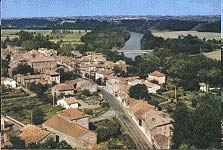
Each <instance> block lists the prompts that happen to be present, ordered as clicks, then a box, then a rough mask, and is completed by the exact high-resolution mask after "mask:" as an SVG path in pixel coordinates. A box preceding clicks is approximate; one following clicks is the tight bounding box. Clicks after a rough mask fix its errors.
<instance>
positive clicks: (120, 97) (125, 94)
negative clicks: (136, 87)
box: [117, 85, 131, 103]
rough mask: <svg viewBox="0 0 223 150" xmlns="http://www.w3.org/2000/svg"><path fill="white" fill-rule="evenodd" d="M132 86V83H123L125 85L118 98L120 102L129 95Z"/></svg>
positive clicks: (118, 93)
mask: <svg viewBox="0 0 223 150" xmlns="http://www.w3.org/2000/svg"><path fill="white" fill-rule="evenodd" d="M130 87H131V86H130V85H123V87H122V88H121V89H120V90H119V91H118V92H117V99H118V100H119V101H120V102H122V103H124V99H125V98H127V97H128V91H129V89H130Z"/></svg>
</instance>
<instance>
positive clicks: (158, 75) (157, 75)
mask: <svg viewBox="0 0 223 150" xmlns="http://www.w3.org/2000/svg"><path fill="white" fill-rule="evenodd" d="M149 75H152V76H156V77H165V74H163V73H161V72H159V71H153V72H152V73H150V74H149Z"/></svg>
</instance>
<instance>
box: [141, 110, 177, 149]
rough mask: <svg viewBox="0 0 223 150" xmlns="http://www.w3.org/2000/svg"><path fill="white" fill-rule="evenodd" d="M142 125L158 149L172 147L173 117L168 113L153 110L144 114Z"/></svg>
mask: <svg viewBox="0 0 223 150" xmlns="http://www.w3.org/2000/svg"><path fill="white" fill-rule="evenodd" d="M142 126H143V128H144V129H145V133H146V135H147V137H149V139H151V142H152V143H153V144H154V146H155V147H156V148H157V149H170V144H171V136H172V130H171V128H172V127H173V125H172V119H171V118H170V117H169V116H168V114H166V113H164V112H161V111H156V110H151V111H148V112H146V113H145V114H144V116H143V122H142Z"/></svg>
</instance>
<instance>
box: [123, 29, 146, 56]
mask: <svg viewBox="0 0 223 150" xmlns="http://www.w3.org/2000/svg"><path fill="white" fill-rule="evenodd" d="M130 34H131V36H130V38H129V39H128V41H126V42H125V45H124V46H123V47H122V48H121V49H120V50H129V51H131V50H141V44H140V40H141V39H142V37H143V34H141V33H136V32H130ZM124 55H125V56H126V57H128V58H132V59H134V58H135V57H136V56H137V55H138V54H131V53H130V54H129V53H127V54H126V53H125V54H124Z"/></svg>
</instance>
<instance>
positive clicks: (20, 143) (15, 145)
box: [8, 136, 25, 149]
mask: <svg viewBox="0 0 223 150" xmlns="http://www.w3.org/2000/svg"><path fill="white" fill-rule="evenodd" d="M10 142H11V143H12V147H8V148H10V149H25V142H24V140H22V139H20V138H19V137H17V136H13V137H11V138H10Z"/></svg>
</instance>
